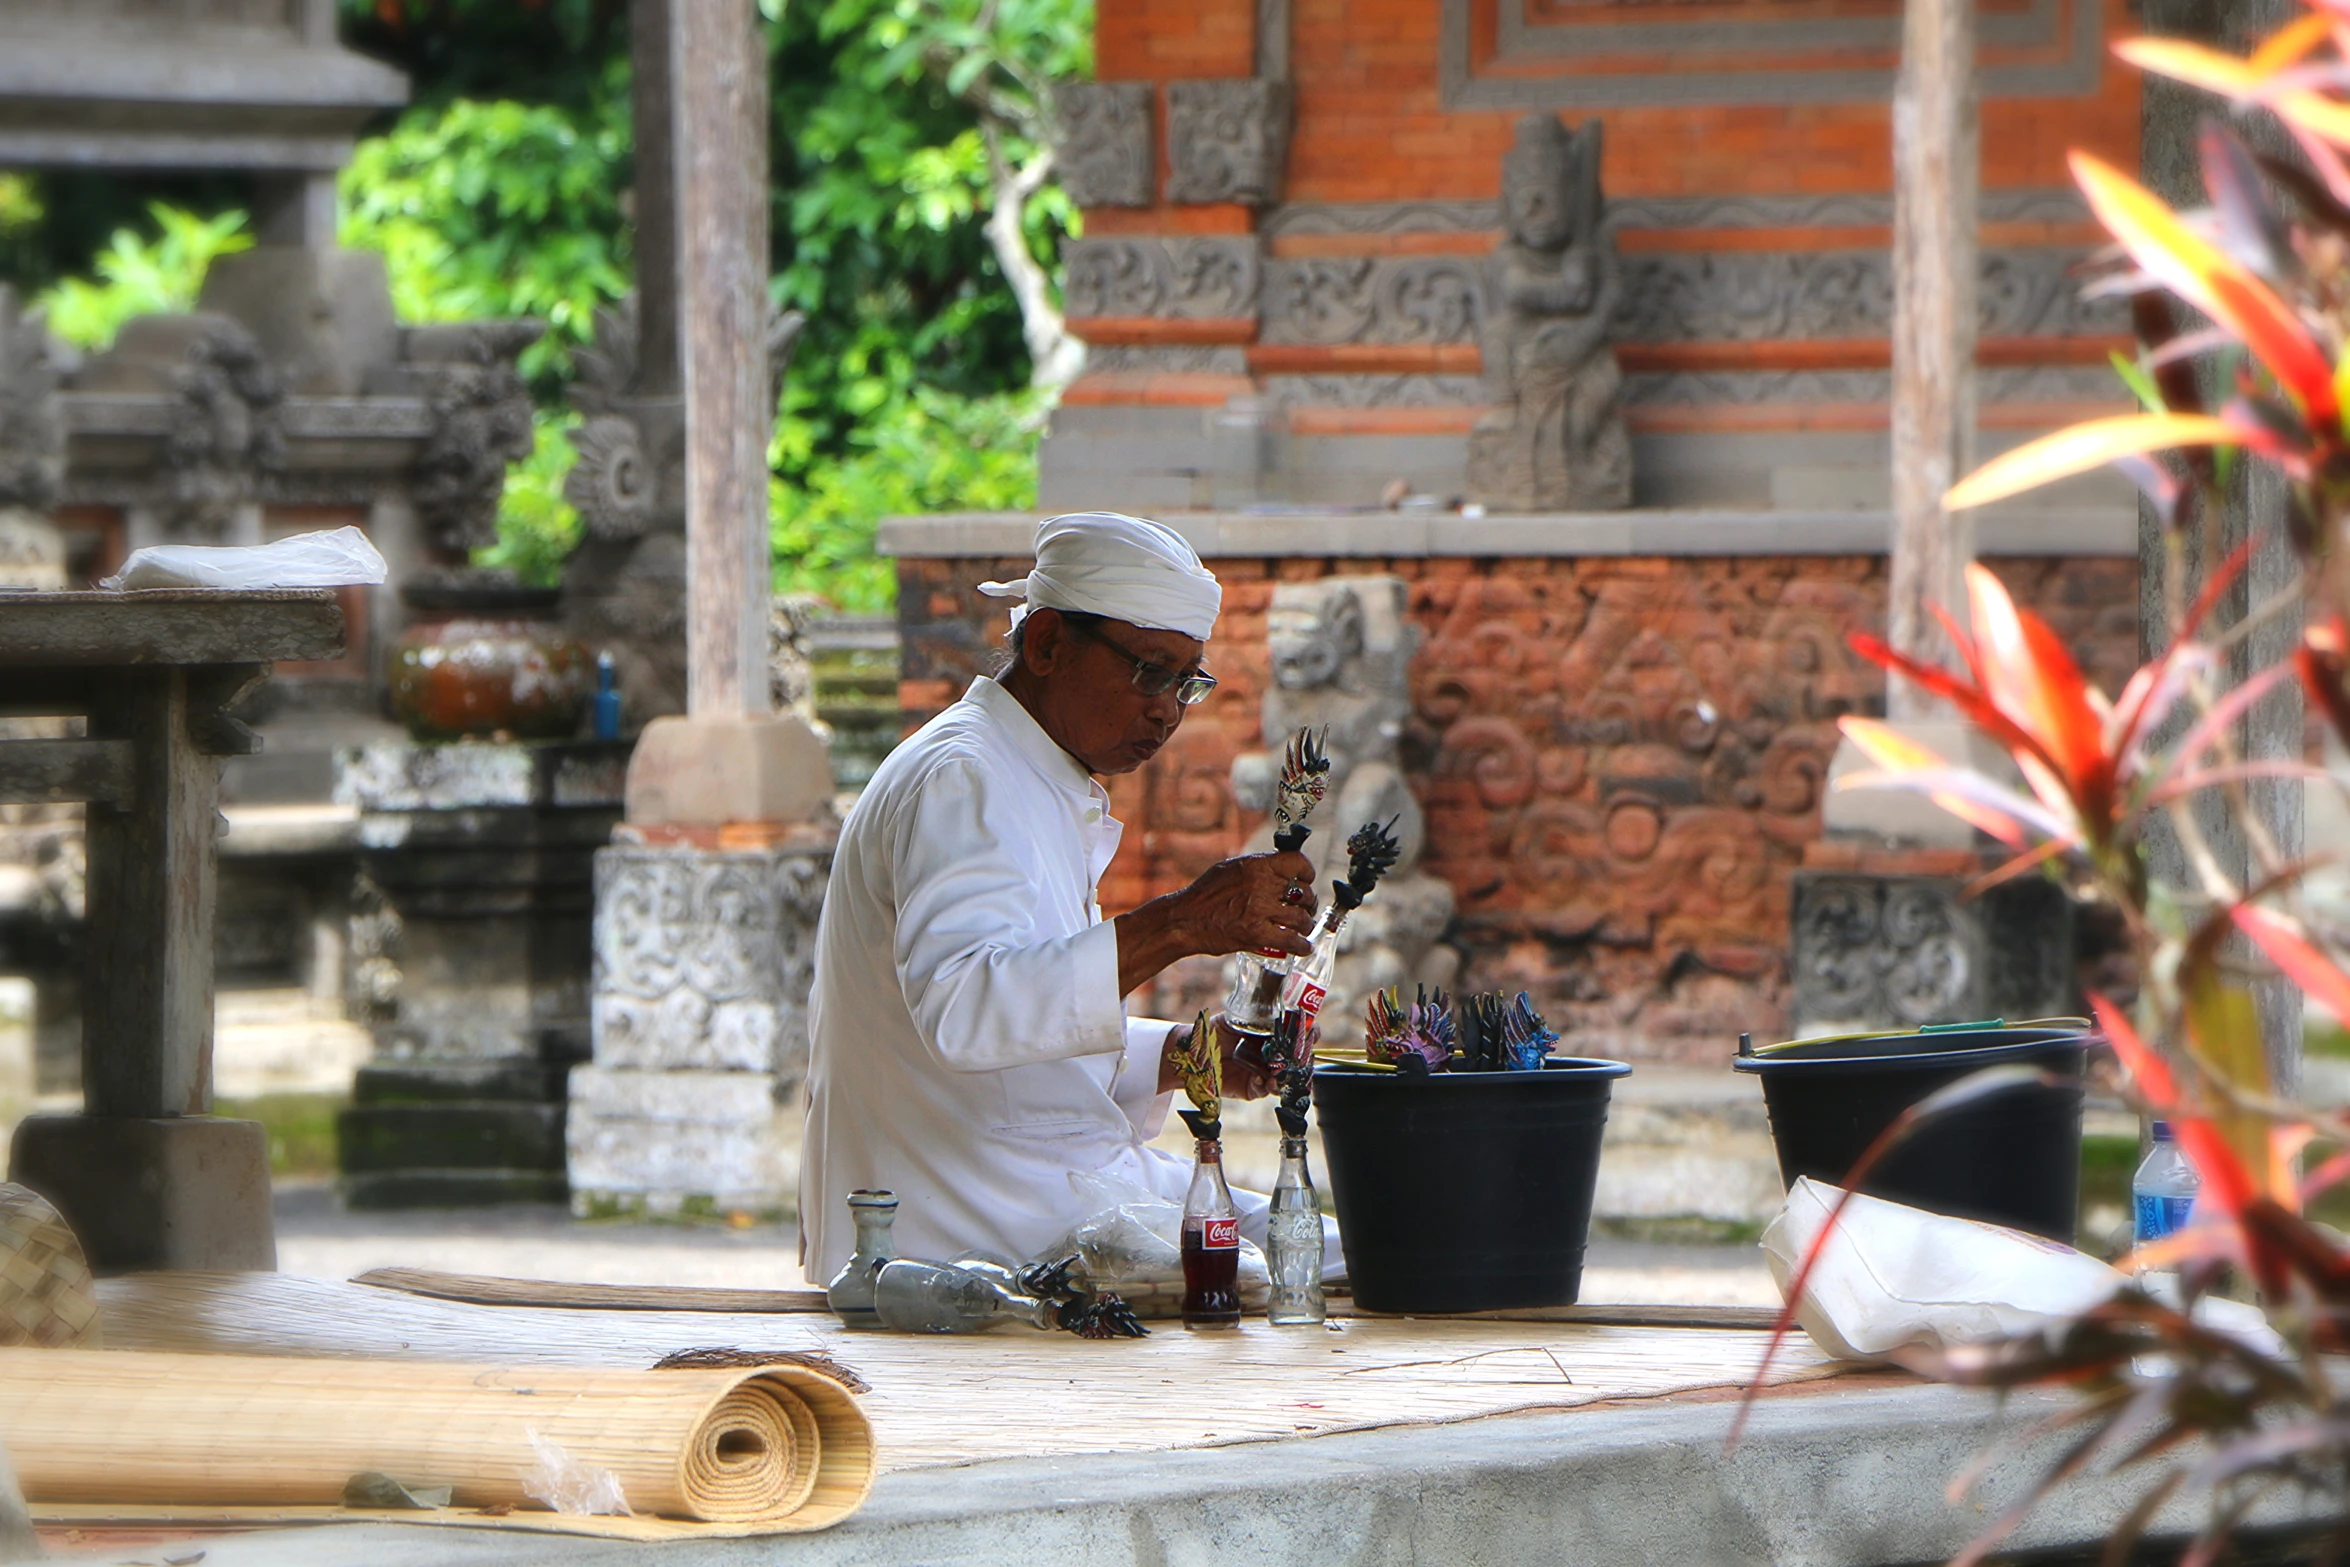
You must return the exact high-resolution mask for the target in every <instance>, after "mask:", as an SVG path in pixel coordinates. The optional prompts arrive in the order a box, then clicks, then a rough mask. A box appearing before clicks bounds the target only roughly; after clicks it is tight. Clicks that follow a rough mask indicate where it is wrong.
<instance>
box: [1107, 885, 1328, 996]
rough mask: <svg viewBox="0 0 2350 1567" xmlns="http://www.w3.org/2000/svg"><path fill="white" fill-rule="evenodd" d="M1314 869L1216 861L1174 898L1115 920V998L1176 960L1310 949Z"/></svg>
mask: <svg viewBox="0 0 2350 1567" xmlns="http://www.w3.org/2000/svg"><path fill="white" fill-rule="evenodd" d="M1313 883H1314V862H1313V861H1311V860H1309V859H1307V858H1306V857H1305V856H1304V855H1302V854H1298V853H1295V852H1291V853H1287V854H1243V855H1239V856H1237V857H1235V858H1233V859H1229V860H1219V861H1218V862H1217V863H1215V864H1214V865H1211V866H1209V867H1208V868H1207V869H1206V870H1205V871H1204V872H1202V873H1201V874H1200V878H1199V880H1197V881H1195V882H1193V883H1192V884H1191V885H1190V886H1188V887H1186V888H1184V889H1183V890H1182V891H1180V892H1170V893H1168V894H1167V895H1166V896H1165V897H1163V898H1153V899H1152V900H1151V901H1150V902H1148V903H1146V904H1144V905H1143V906H1142V907H1140V908H1138V909H1134V910H1131V911H1129V912H1127V913H1125V914H1121V915H1119V916H1118V918H1117V921H1116V924H1117V927H1118V993H1119V994H1120V995H1126V994H1128V993H1130V992H1132V991H1134V990H1137V989H1139V988H1140V987H1141V986H1142V985H1143V984H1144V983H1146V982H1147V981H1149V980H1150V979H1151V978H1152V977H1153V976H1155V975H1156V974H1158V973H1159V971H1160V970H1162V969H1164V968H1166V967H1167V965H1168V964H1170V963H1173V962H1175V961H1176V960H1177V959H1179V958H1189V957H1212V958H1220V957H1223V956H1225V955H1227V954H1229V953H1234V952H1254V951H1267V952H1286V953H1289V954H1291V955H1293V956H1296V957H1301V958H1302V957H1304V956H1306V955H1307V954H1308V953H1310V952H1312V951H1313V950H1314V949H1313V946H1312V944H1311V943H1309V942H1308V941H1307V940H1306V933H1307V932H1308V931H1310V930H1312V929H1313V928H1314V907H1315V905H1314V886H1313Z"/></svg>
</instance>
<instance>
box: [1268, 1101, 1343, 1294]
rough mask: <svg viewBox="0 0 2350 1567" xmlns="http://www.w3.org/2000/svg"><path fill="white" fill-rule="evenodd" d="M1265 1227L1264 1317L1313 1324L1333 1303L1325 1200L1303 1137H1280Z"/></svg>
mask: <svg viewBox="0 0 2350 1567" xmlns="http://www.w3.org/2000/svg"><path fill="white" fill-rule="evenodd" d="M1265 1229H1266V1235H1265V1267H1266V1270H1267V1271H1268V1272H1270V1273H1271V1274H1272V1276H1273V1294H1272V1298H1271V1301H1270V1302H1269V1304H1268V1305H1267V1306H1266V1309H1265V1319H1266V1320H1267V1321H1268V1322H1271V1323H1272V1324H1273V1325H1274V1326H1275V1327H1277V1328H1286V1327H1311V1326H1313V1325H1314V1324H1315V1323H1318V1322H1320V1321H1321V1320H1322V1319H1323V1318H1324V1317H1326V1316H1328V1315H1329V1308H1328V1307H1327V1306H1326V1305H1325V1304H1324V1302H1323V1300H1322V1205H1321V1203H1320V1202H1318V1201H1317V1200H1316V1199H1315V1196H1314V1176H1313V1172H1312V1171H1311V1170H1310V1169H1309V1168H1307V1165H1306V1140H1305V1139H1304V1138H1302V1137H1284V1138H1282V1139H1281V1176H1280V1179H1279V1180H1277V1181H1275V1182H1274V1183H1273V1207H1272V1211H1271V1212H1270V1213H1268V1214H1267V1215H1266V1216H1265Z"/></svg>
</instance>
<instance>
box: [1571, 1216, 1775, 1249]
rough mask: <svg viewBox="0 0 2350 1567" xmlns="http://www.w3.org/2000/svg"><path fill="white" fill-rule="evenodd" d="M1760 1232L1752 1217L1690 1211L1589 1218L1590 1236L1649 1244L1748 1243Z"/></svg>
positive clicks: (1758, 1238) (1707, 1244)
mask: <svg viewBox="0 0 2350 1567" xmlns="http://www.w3.org/2000/svg"><path fill="white" fill-rule="evenodd" d="M1762 1232H1763V1227H1762V1225H1761V1224H1760V1223H1759V1222H1757V1221H1755V1220H1751V1219H1708V1218H1704V1217H1701V1216H1700V1215H1698V1214H1694V1213H1676V1214H1668V1215H1664V1216H1661V1217H1657V1218H1648V1217H1632V1216H1628V1215H1621V1214H1619V1215H1614V1216H1604V1215H1603V1216H1595V1217H1594V1218H1593V1219H1592V1221H1591V1233H1592V1234H1594V1235H1599V1236H1604V1237H1606V1238H1607V1239H1609V1240H1612V1241H1639V1242H1642V1243H1644V1244H1646V1245H1650V1246H1751V1245H1753V1244H1754V1243H1755V1242H1756V1241H1759V1240H1761V1239H1762Z"/></svg>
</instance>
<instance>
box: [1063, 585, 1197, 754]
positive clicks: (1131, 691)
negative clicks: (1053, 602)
mask: <svg viewBox="0 0 2350 1567" xmlns="http://www.w3.org/2000/svg"><path fill="white" fill-rule="evenodd" d="M1206 652H1207V644H1205V643H1203V642H1199V641H1196V640H1194V639H1193V638H1190V637H1187V636H1185V635H1184V634H1183V633H1182V632H1180V631H1155V630H1146V629H1144V628H1143V627H1141V626H1131V625H1128V624H1127V623H1126V622H1125V621H1123V620H1104V621H1100V622H1098V623H1096V624H1092V625H1081V624H1080V623H1079V622H1077V621H1073V620H1068V619H1065V618H1063V616H1062V615H1061V613H1060V612H1059V611H1058V610H1052V609H1040V610H1038V611H1036V612H1035V613H1034V614H1033V615H1032V616H1030V617H1029V621H1028V625H1027V629H1026V630H1025V631H1024V633H1023V642H1022V659H1021V661H1022V663H1023V664H1024V665H1025V666H1026V668H1027V670H1028V672H1029V673H1030V674H1032V675H1034V676H1035V677H1036V679H1037V687H1036V690H1037V697H1038V700H1037V703H1036V706H1035V712H1036V719H1037V722H1038V723H1039V724H1041V725H1043V727H1044V730H1045V732H1046V733H1047V734H1049V735H1051V736H1052V737H1053V739H1054V741H1055V742H1056V743H1057V744H1059V746H1060V747H1061V749H1062V750H1064V751H1067V752H1068V753H1069V754H1070V755H1071V756H1074V757H1076V758H1077V760H1078V761H1080V762H1082V763H1084V764H1085V768H1086V770H1087V771H1088V772H1093V773H1101V774H1115V773H1130V772H1132V771H1134V770H1135V769H1136V768H1137V767H1140V766H1141V765H1142V764H1143V763H1145V762H1147V761H1149V760H1150V759H1151V758H1152V757H1153V756H1156V755H1157V754H1158V751H1159V748H1160V747H1161V746H1163V745H1165V744H1166V743H1167V742H1168V741H1169V740H1170V739H1172V738H1174V735H1175V731H1176V730H1177V729H1178V728H1180V727H1182V724H1183V704H1182V703H1181V702H1179V701H1177V700H1176V697H1175V686H1174V685H1173V684H1170V685H1169V686H1168V688H1167V689H1166V690H1164V691H1162V692H1160V693H1159V694H1158V695H1157V696H1145V695H1143V694H1142V692H1141V691H1139V690H1137V689H1136V688H1135V670H1136V666H1137V665H1138V664H1139V665H1142V666H1144V668H1145V669H1146V670H1147V671H1148V673H1149V674H1151V675H1161V676H1163V675H1166V674H1168V673H1174V674H1179V675H1188V674H1192V673H1194V672H1196V671H1197V670H1198V669H1199V667H1200V659H1201V657H1202V656H1203V655H1204V654H1205V653H1206Z"/></svg>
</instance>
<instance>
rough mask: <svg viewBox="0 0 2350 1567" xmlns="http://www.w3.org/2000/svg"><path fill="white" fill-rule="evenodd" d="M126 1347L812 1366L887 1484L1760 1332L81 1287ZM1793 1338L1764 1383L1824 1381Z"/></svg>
mask: <svg viewBox="0 0 2350 1567" xmlns="http://www.w3.org/2000/svg"><path fill="white" fill-rule="evenodd" d="M99 1299H100V1303H101V1305H102V1307H103V1309H104V1310H105V1312H106V1319H107V1331H108V1342H109V1343H111V1344H114V1345H117V1346H119V1347H122V1348H126V1349H134V1348H135V1349H158V1350H164V1349H168V1350H196V1351H213V1352H229V1353H237V1354H302V1355H357V1356H370V1357H372V1356H387V1357H393V1358H407V1359H427V1360H470V1361H490V1362H497V1363H502V1364H509V1365H517V1364H529V1363H533V1362H536V1363H550V1364H553V1363H570V1364H590V1365H627V1366H645V1365H650V1364H651V1363H652V1362H653V1361H654V1360H656V1359H658V1358H660V1357H661V1356H662V1355H665V1354H669V1353H672V1352H675V1351H678V1350H684V1349H695V1348H712V1347H726V1348H734V1349H749V1350H764V1349H790V1350H801V1351H816V1352H820V1353H825V1354H828V1355H830V1356H831V1357H833V1358H834V1359H836V1360H838V1361H839V1362H840V1363H842V1364H843V1365H845V1366H847V1367H849V1368H850V1369H852V1370H853V1371H855V1372H856V1373H858V1374H859V1375H861V1376H862V1377H863V1379H864V1380H865V1381H866V1382H868V1383H870V1384H871V1386H872V1391H871V1393H869V1394H867V1395H865V1396H864V1398H863V1399H862V1400H861V1402H862V1403H863V1404H864V1407H865V1409H866V1412H867V1413H868V1414H869V1415H870V1416H871V1417H872V1420H873V1424H874V1430H875V1435H876V1438H877V1440H878V1443H879V1447H880V1465H881V1468H882V1469H883V1470H884V1471H885V1472H886V1471H891V1470H901V1469H919V1468H925V1467H931V1466H936V1465H944V1464H962V1463H973V1462H979V1461H983V1460H987V1459H996V1458H1015V1457H1041V1456H1046V1455H1060V1454H1081V1453H1112V1452H1147V1451H1152V1450H1157V1449H1165V1448H1177V1447H1198V1446H1208V1445H1216V1444H1222V1443H1228V1442H1253V1441H1268V1440H1273V1439H1277V1438H1282V1437H1289V1436H1299V1435H1319V1434H1323V1433H1327V1432H1333V1431H1351V1430H1361V1429H1365V1428H1368V1427H1377V1426H1387V1425H1404V1424H1424V1423H1434V1422H1446V1421H1455V1420H1469V1419H1476V1418H1479V1417H1482V1416H1485V1415H1496V1414H1504V1413H1510V1412H1514V1411H1521V1410H1533V1409H1564V1408H1571V1407H1573V1406H1575V1405H1578V1404H1587V1403H1594V1402H1598V1401H1601V1400H1608V1399H1623V1398H1645V1397H1655V1396H1659V1395H1664V1394H1672V1393H1680V1392H1689V1391H1694V1390H1697V1389H1703V1388H1721V1387H1731V1386H1737V1385H1740V1384H1743V1383H1745V1382H1746V1381H1748V1380H1749V1379H1751V1378H1752V1377H1753V1375H1754V1372H1755V1368H1756V1366H1757V1364H1758V1363H1759V1362H1760V1360H1761V1358H1762V1350H1763V1345H1764V1341H1765V1339H1766V1338H1767V1337H1768V1335H1767V1334H1765V1333H1763V1332H1760V1331H1754V1330H1748V1329H1720V1328H1714V1329H1694V1328H1685V1327H1618V1326H1605V1325H1598V1324H1592V1323H1579V1322H1557V1323H1553V1322H1514V1321H1513V1322H1487V1321H1463V1320H1444V1321H1422V1320H1414V1319H1409V1318H1369V1317H1361V1318H1351V1319H1349V1318H1338V1319H1334V1320H1333V1322H1331V1323H1330V1324H1327V1325H1325V1326H1324V1327H1322V1328H1319V1329H1305V1330H1301V1329H1275V1328H1270V1327H1267V1326H1265V1325H1263V1324H1262V1323H1251V1324H1249V1325H1247V1326H1246V1327H1244V1328H1243V1329H1241V1330H1240V1331H1239V1332H1236V1333H1217V1334H1205V1333H1185V1332H1183V1331H1182V1330H1181V1329H1180V1328H1161V1329H1160V1330H1158V1331H1157V1332H1154V1333H1153V1334H1152V1335H1151V1337H1149V1338H1147V1339H1141V1340H1126V1341H1113V1342H1109V1343H1092V1342H1088V1341H1085V1340H1082V1339H1077V1338H1073V1337H1070V1336H1069V1335H1066V1334H1043V1333H1036V1332H1032V1331H1029V1330H1026V1329H1004V1330H1000V1331H998V1332H994V1333H987V1334H979V1335H974V1336H971V1337H927V1336H925V1337H916V1336H912V1335H905V1334H894V1333H850V1332H848V1331H846V1330H845V1329H843V1328H842V1327H841V1326H840V1324H839V1323H838V1322H836V1321H835V1320H833V1319H832V1318H831V1317H830V1316H829V1315H827V1314H822V1313H815V1312H790V1313H763V1314H751V1315H730V1314H726V1313H714V1312H670V1311H642V1310H638V1311H626V1312H615V1311H595V1310H579V1309H563V1310H556V1309H545V1308H536V1307H522V1306H508V1307H494V1306H474V1305H467V1304H461V1303H458V1302H454V1301H448V1300H439V1299H431V1298H426V1297H422V1296H414V1295H404V1294H400V1293H396V1292H393V1291H389V1290H382V1289H373V1288H369V1287H366V1286H363V1285H359V1284H347V1283H337V1282H331V1281H328V1280H323V1279H306V1278H298V1277H293V1276H288V1275H281V1274H190V1273H175V1274H138V1275H132V1276H130V1277H127V1278H120V1279H107V1280H101V1281H100V1283H99ZM1835 1370H1836V1368H1835V1366H1834V1364H1833V1363H1832V1362H1829V1361H1827V1360H1825V1358H1824V1357H1822V1356H1821V1355H1820V1354H1819V1353H1818V1352H1817V1351H1815V1350H1814V1349H1812V1348H1811V1346H1810V1345H1809V1344H1808V1343H1807V1342H1805V1341H1804V1340H1803V1339H1802V1338H1801V1336H1800V1335H1798V1336H1796V1337H1795V1338H1793V1339H1791V1340H1790V1341H1789V1342H1788V1343H1787V1344H1786V1345H1784V1346H1782V1348H1781V1349H1780V1351H1779V1355H1778V1357H1777V1360H1776V1362H1775V1364H1774V1367H1773V1370H1772V1373H1771V1377H1770V1380H1771V1382H1773V1383H1781V1382H1790V1381H1797V1380H1809V1379H1812V1378H1817V1377H1821V1376H1828V1375H1833V1374H1835Z"/></svg>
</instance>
